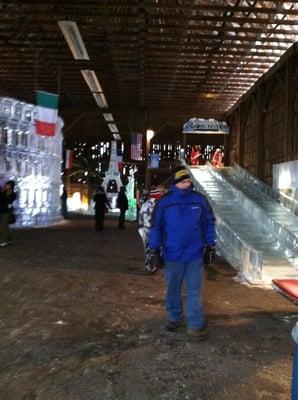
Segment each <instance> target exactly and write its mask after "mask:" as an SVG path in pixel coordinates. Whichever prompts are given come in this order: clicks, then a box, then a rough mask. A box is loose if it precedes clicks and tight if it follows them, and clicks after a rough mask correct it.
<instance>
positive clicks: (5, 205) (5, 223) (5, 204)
mask: <svg viewBox="0 0 298 400" xmlns="http://www.w3.org/2000/svg"><path fill="white" fill-rule="evenodd" d="M14 187H15V183H14V181H7V182H6V183H5V185H4V186H3V187H2V188H1V189H0V247H4V246H8V245H9V244H11V236H10V232H9V224H10V223H12V222H11V215H12V209H11V205H12V203H13V202H14V201H15V199H16V197H17V196H16V193H15V191H14Z"/></svg>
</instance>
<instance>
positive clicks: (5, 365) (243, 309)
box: [0, 217, 298, 400]
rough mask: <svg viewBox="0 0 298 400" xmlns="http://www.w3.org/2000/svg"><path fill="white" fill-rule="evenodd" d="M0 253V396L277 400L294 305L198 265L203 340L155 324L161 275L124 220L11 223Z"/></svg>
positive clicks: (219, 266)
mask: <svg viewBox="0 0 298 400" xmlns="http://www.w3.org/2000/svg"><path fill="white" fill-rule="evenodd" d="M13 237H14V243H13V245H12V246H10V247H7V248H0V300H1V308H0V399H1V400H37V399H38V400H78V399H82V400H108V399H109V400H118V399H119V400H125V399H127V400H153V399H157V400H167V399H169V400H182V399H188V400H203V399H204V400H205V399H208V400H224V399H229V400H236V399H239V400H259V399H263V400H269V399H276V400H277V399H278V400H288V399H289V398H290V386H291V367H292V355H293V343H292V340H291V336H290V332H291V329H292V327H293V325H294V323H295V322H296V319H297V314H296V313H297V311H298V310H297V309H296V308H295V307H294V306H293V305H292V304H291V303H290V302H288V301H287V300H285V299H284V298H282V297H281V296H280V295H278V294H276V293H275V292H273V291H271V290H264V289H260V288H256V287H248V286H245V285H242V284H240V283H238V282H236V281H235V280H234V279H233V278H234V276H235V273H234V272H233V270H232V269H231V268H229V267H228V266H227V265H225V264H224V263H223V262H220V261H218V262H217V263H216V264H215V266H214V269H213V270H208V271H206V285H205V296H204V297H205V304H206V311H207V317H208V322H209V328H210V331H209V333H210V334H209V339H208V341H206V342H201V343H196V342H193V341H190V340H189V339H188V338H187V334H186V332H185V331H183V330H182V331H181V332H180V333H176V334H173V333H171V334H169V333H166V332H165V331H164V322H165V311H164V306H163V298H164V280H163V274H162V272H161V271H160V272H159V273H158V274H157V275H156V276H153V277H152V276H145V275H144V274H143V268H142V261H143V258H142V245H141V241H140V239H139V237H138V235H137V229H136V224H135V223H130V224H127V229H126V230H125V231H119V230H118V229H117V221H115V220H109V221H106V226H105V230H104V231H103V232H94V230H93V222H92V221H91V220H90V219H88V218H87V217H86V218H73V219H72V220H71V221H65V222H64V223H62V224H60V225H57V226H55V227H51V228H45V229H30V230H29V229H28V230H15V231H14V232H13Z"/></svg>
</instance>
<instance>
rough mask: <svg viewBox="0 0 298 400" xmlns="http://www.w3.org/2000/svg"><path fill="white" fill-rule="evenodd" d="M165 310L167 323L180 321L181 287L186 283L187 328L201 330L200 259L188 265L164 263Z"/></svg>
mask: <svg viewBox="0 0 298 400" xmlns="http://www.w3.org/2000/svg"><path fill="white" fill-rule="evenodd" d="M165 277H166V282H167V294H166V309H167V314H168V320H169V321H176V322H178V321H181V319H182V313H183V307H182V285H183V281H184V280H185V283H186V316H187V326H188V328H201V327H202V326H203V325H204V324H205V313H204V306H203V302H202V288H203V278H204V268H203V262H202V259H198V260H196V261H192V262H189V263H183V262H169V261H167V262H166V265H165Z"/></svg>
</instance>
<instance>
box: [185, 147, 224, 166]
mask: <svg viewBox="0 0 298 400" xmlns="http://www.w3.org/2000/svg"><path fill="white" fill-rule="evenodd" d="M189 161H190V165H192V166H198V165H203V164H204V161H203V159H202V150H201V146H200V145H194V146H193V147H192V150H191V153H190V157H189ZM210 162H211V164H212V165H213V167H215V168H220V167H223V166H224V164H223V152H222V150H221V149H220V148H219V147H218V148H217V149H216V150H215V151H214V153H213V154H212V156H211V160H210Z"/></svg>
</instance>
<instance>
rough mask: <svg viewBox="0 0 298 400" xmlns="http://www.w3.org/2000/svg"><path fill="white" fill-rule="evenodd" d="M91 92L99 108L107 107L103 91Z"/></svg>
mask: <svg viewBox="0 0 298 400" xmlns="http://www.w3.org/2000/svg"><path fill="white" fill-rule="evenodd" d="M92 94H93V97H94V99H95V101H96V103H97V105H98V107H99V108H108V103H107V101H106V98H105V95H104V94H103V93H92Z"/></svg>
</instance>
